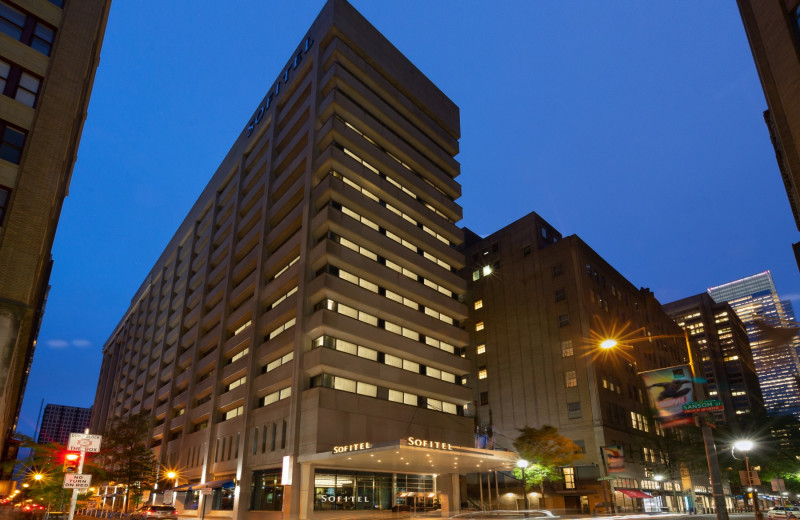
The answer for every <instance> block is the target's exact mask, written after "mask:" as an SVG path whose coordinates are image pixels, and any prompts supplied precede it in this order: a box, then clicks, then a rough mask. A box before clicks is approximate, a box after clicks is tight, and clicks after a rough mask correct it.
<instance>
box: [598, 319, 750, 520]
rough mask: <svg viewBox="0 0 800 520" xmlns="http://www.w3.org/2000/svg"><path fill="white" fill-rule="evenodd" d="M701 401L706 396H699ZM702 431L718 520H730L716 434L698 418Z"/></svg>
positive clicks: (606, 345) (609, 342)
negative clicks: (715, 438)
mask: <svg viewBox="0 0 800 520" xmlns="http://www.w3.org/2000/svg"><path fill="white" fill-rule="evenodd" d="M683 339H684V341H685V343H686V354H687V356H688V357H689V371H690V372H691V374H692V386H694V381H695V380H696V379H697V377H696V375H695V370H694V362H693V360H692V347H691V344H690V343H689V335H688V334H687V333H686V331H685V330H684V331H683ZM617 345H618V342H617V340H616V339H613V338H609V339H605V340H603V341H602V342H601V343H600V347H601V348H603V349H605V350H610V349H612V348H614V347H616V346H617ZM698 394H702V387H700V392H698ZM698 397H699V398H700V399H702V398H703V397H704V396H703V395H699V396H698ZM697 419H698V420H699V423H700V424H699V426H700V430H701V432H702V434H703V445H704V446H705V450H706V462H707V463H708V474H709V477H710V480H711V489H712V493H713V496H714V506H715V509H716V516H717V520H729V517H728V510H727V508H726V507H725V492H724V490H723V489H722V473H721V472H720V469H719V461H718V460H717V448H716V446H715V445H714V434H713V433H712V432H711V426H710V425H709V424H708V422H707V421H706V420H705V417H698V418H697ZM757 520H763V519H762V518H757Z"/></svg>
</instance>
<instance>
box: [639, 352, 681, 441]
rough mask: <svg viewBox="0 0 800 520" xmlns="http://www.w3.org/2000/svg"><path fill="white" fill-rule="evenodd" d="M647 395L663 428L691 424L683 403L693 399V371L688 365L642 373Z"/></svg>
mask: <svg viewBox="0 0 800 520" xmlns="http://www.w3.org/2000/svg"><path fill="white" fill-rule="evenodd" d="M640 375H641V376H642V379H644V386H645V387H646V388H647V396H648V398H649V399H650V404H651V406H652V407H653V408H654V409H655V415H656V417H657V418H658V420H659V421H660V422H661V426H662V428H671V427H673V426H682V425H684V424H691V423H692V418H691V417H690V416H688V415H686V414H685V413H684V412H683V405H685V404H686V403H689V402H691V401H692V398H693V395H692V394H693V392H692V372H691V370H689V367H688V366H687V365H681V366H677V367H669V368H660V369H658V370H650V371H648V372H642V373H641V374H640Z"/></svg>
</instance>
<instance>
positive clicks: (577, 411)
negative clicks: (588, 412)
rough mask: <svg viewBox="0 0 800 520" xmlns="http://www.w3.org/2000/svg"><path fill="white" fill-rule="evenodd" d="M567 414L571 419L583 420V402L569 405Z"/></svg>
mask: <svg viewBox="0 0 800 520" xmlns="http://www.w3.org/2000/svg"><path fill="white" fill-rule="evenodd" d="M567 413H568V414H569V418H570V419H580V418H581V402H580V401H576V402H574V403H567Z"/></svg>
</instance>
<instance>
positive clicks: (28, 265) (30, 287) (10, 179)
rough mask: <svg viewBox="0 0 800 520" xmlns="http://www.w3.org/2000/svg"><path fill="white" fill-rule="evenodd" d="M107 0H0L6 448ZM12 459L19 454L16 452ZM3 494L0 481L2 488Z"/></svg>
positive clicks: (0, 387)
mask: <svg viewBox="0 0 800 520" xmlns="http://www.w3.org/2000/svg"><path fill="white" fill-rule="evenodd" d="M110 4H111V2H110V0H0V94H2V95H0V452H2V453H3V455H4V456H5V455H6V443H7V441H8V440H9V438H10V435H11V434H12V433H13V431H14V429H15V427H16V421H17V417H18V415H19V407H20V405H21V402H22V394H23V392H24V389H25V383H26V381H27V374H28V370H29V369H30V364H31V361H32V359H33V351H34V348H35V346H36V338H37V335H38V332H39V323H40V322H41V319H42V314H43V313H44V306H45V300H46V297H47V290H48V284H49V279H50V269H51V265H52V260H51V258H50V250H51V248H52V245H53V237H54V235H55V232H56V225H57V224H58V218H59V216H60V213H61V205H62V203H63V201H64V197H66V195H67V192H68V189H69V182H70V178H71V175H72V168H73V165H74V163H75V159H76V156H77V151H78V142H79V141H80V136H81V130H82V128H83V122H84V120H85V118H86V109H87V106H88V103H89V94H90V93H91V90H92V83H93V81H94V74H95V70H96V68H97V64H98V61H99V59H100V46H101V44H102V41H103V33H104V31H105V25H106V20H107V18H108V9H109V6H110ZM11 458H13V455H11ZM2 493H6V491H3V490H2V489H0V494H2Z"/></svg>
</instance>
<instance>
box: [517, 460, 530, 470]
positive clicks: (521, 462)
mask: <svg viewBox="0 0 800 520" xmlns="http://www.w3.org/2000/svg"><path fill="white" fill-rule="evenodd" d="M517 466H519V467H520V468H522V469H525V468H527V467H528V461H527V460H525V459H519V460H518V461H517Z"/></svg>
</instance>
